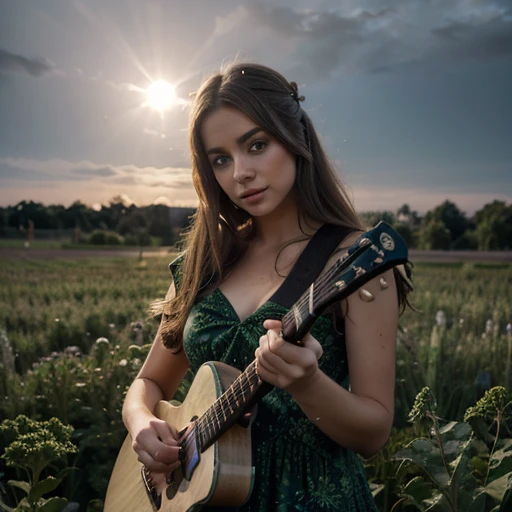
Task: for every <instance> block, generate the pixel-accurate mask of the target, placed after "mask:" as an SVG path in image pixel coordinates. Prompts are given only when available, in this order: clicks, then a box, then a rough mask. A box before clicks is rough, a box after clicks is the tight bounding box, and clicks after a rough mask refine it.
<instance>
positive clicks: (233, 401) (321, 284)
mask: <svg viewBox="0 0 512 512" xmlns="http://www.w3.org/2000/svg"><path fill="white" fill-rule="evenodd" d="M342 263H343V260H340V261H337V262H335V264H334V265H333V266H332V267H331V268H330V269H329V270H328V271H327V272H325V273H324V274H323V275H322V276H320V278H319V279H318V280H317V281H316V282H315V288H314V291H315V292H317V293H318V294H320V295H322V293H323V292H324V291H325V290H326V289H327V287H328V285H329V284H330V283H329V281H330V280H331V278H332V276H333V275H334V274H335V273H336V272H337V271H338V269H339V266H340V265H341V264H342ZM309 289H310V287H309V288H308V290H309ZM309 293H310V292H308V291H306V292H305V293H304V294H303V297H302V299H300V300H299V301H298V302H297V303H296V306H297V307H298V309H299V311H300V312H301V313H304V311H305V310H304V305H305V304H306V303H307V304H308V308H307V310H306V311H307V312H309ZM285 316H286V315H285ZM255 373H256V367H255V365H254V361H253V362H252V363H251V365H249V367H248V369H246V370H245V372H243V373H242V374H240V376H239V377H238V378H237V379H236V380H235V381H234V382H233V383H232V385H231V386H230V387H229V388H228V389H227V390H226V391H225V392H224V393H223V394H222V395H221V396H220V397H219V398H218V399H217V400H216V401H215V402H214V403H213V404H212V406H210V407H209V408H208V409H207V411H205V413H204V414H203V415H202V418H204V420H202V419H199V420H198V423H199V422H200V426H201V428H202V429H207V428H209V427H211V425H213V427H214V429H215V420H217V421H216V423H217V424H218V425H219V429H220V428H221V425H220V420H219V412H220V413H222V415H223V416H224V417H225V409H224V407H223V405H222V404H223V403H226V402H227V403H228V406H230V408H231V409H232V408H233V406H236V407H240V405H239V404H238V402H239V401H240V398H242V399H245V393H244V391H247V389H246V388H244V387H243V384H242V380H243V378H244V374H245V375H246V376H247V378H248V379H249V378H251V377H253V376H254V374H255ZM249 385H250V383H249ZM237 386H238V388H239V389H238V390H237V389H236V388H237ZM242 402H243V400H242ZM212 415H214V418H211V416H212ZM214 434H215V432H214Z"/></svg>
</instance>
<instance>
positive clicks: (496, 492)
mask: <svg viewBox="0 0 512 512" xmlns="http://www.w3.org/2000/svg"><path fill="white" fill-rule="evenodd" d="M510 489H512V473H507V474H506V475H503V476H502V477H501V478H498V479H496V480H494V481H492V482H491V483H489V484H487V485H486V486H485V488H484V492H485V493H486V494H488V495H489V496H491V497H492V498H494V499H495V500H497V501H498V502H501V501H503V498H504V496H505V493H506V492H507V491H508V490H510Z"/></svg>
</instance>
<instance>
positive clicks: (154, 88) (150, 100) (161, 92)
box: [145, 80, 177, 112]
mask: <svg viewBox="0 0 512 512" xmlns="http://www.w3.org/2000/svg"><path fill="white" fill-rule="evenodd" d="M145 92H146V105H148V106H149V107H151V108H153V109H154V110H158V111H159V112H163V111H164V110H168V109H170V108H171V107H172V106H173V105H175V104H176V103H177V97H176V90H175V89H174V86H173V85H171V84H170V83H169V82H166V81H165V80H156V81H155V82H153V83H152V84H151V85H150V86H149V87H148V88H147V89H146V90H145Z"/></svg>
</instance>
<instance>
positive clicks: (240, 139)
mask: <svg viewBox="0 0 512 512" xmlns="http://www.w3.org/2000/svg"><path fill="white" fill-rule="evenodd" d="M262 131H263V129H262V128H260V127H259V126H256V127H255V128H252V129H251V130H249V131H248V132H246V133H244V134H243V135H240V137H238V139H236V143H237V144H238V145H239V146H240V145H241V144H243V143H244V142H247V140H249V139H250V138H251V137H252V136H253V135H254V134H255V133H258V132H262ZM223 152H224V150H223V149H222V148H211V149H209V150H208V151H207V152H206V154H207V155H212V154H217V153H223Z"/></svg>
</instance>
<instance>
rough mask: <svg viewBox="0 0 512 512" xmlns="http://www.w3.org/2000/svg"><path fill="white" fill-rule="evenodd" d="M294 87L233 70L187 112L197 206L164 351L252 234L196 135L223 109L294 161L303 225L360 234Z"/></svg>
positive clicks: (259, 69) (252, 70)
mask: <svg viewBox="0 0 512 512" xmlns="http://www.w3.org/2000/svg"><path fill="white" fill-rule="evenodd" d="M302 99H303V98H302V97H299V96H298V91H297V86H296V84H295V83H293V82H292V83H289V82H288V81H287V80H286V79H285V78H284V77H283V76H282V75H280V74H279V73H277V72H276V71H274V70H272V69H270V68H268V67H266V66H262V65H258V64H240V63H235V64H232V65H230V66H229V67H228V68H227V69H226V70H225V71H224V72H223V73H218V74H215V75H213V76H211V77H210V78H208V79H207V80H205V81H204V82H203V84H202V85H201V87H200V89H199V91H198V92H197V94H196V96H195V98H194V101H193V104H192V109H191V113H190V121H189V145H190V152H191V158H192V162H191V164H192V180H193V183H194V187H195V189H196V192H197V195H198V197H199V206H198V208H197V211H196V214H195V216H194V219H193V223H192V227H191V228H190V230H189V231H188V233H187V234H186V241H185V247H186V251H185V254H184V261H183V267H182V275H181V282H180V286H179V288H178V290H177V292H176V295H175V297H174V298H173V299H171V300H170V301H169V302H168V303H166V305H165V309H164V315H165V321H164V323H163V325H162V329H161V335H162V338H163V341H164V344H165V346H166V347H168V348H172V349H175V350H177V351H179V350H181V348H182V336H183V329H184V326H185V322H186V320H187V317H188V315H189V312H190V309H191V307H192V305H193V304H194V301H195V300H196V298H197V296H198V295H199V294H200V293H201V292H202V290H204V286H205V283H209V285H215V284H218V283H220V282H222V280H223V279H224V278H225V276H226V273H227V271H228V270H229V268H230V267H231V266H232V265H233V264H234V262H236V261H237V259H238V258H239V257H240V255H241V254H242V253H243V251H244V247H245V246H246V244H247V241H248V240H250V237H251V233H252V221H251V217H250V215H249V214H248V213H247V212H246V211H245V210H242V209H239V208H236V207H235V206H234V205H233V204H232V203H231V201H230V200H229V198H228V197H227V195H226V194H225V193H224V191H223V190H222V189H221V188H220V186H219V185H218V183H217V181H216V179H215V176H214V174H213V172H212V169H211V164H210V161H209V159H208V157H207V155H206V151H205V148H204V146H203V143H202V140H201V137H200V129H201V124H202V122H203V120H204V119H205V117H206V116H208V115H209V114H211V113H212V112H213V111H215V110H216V109H217V108H219V107H221V106H227V107H234V108H237V109H238V110H240V111H241V112H243V113H244V114H245V115H247V116H248V117H249V118H250V119H251V120H252V121H253V122H254V123H255V124H256V125H257V126H259V127H261V128H262V129H263V130H264V131H265V132H267V133H268V134H269V135H271V136H273V137H274V138H275V139H277V140H278V141H279V142H280V143H281V144H283V145H284V146H285V147H286V148H287V149H288V150H289V151H290V152H291V153H292V154H294V155H295V156H296V160H297V177H296V182H295V189H296V197H297V204H298V205H299V206H300V214H301V215H302V216H303V217H304V218H310V219H314V220H316V221H318V222H322V223H330V224H336V225H343V226H347V227H349V228H351V229H353V230H361V229H362V225H361V223H360V221H359V218H358V216H357V214H356V213H355V210H354V208H353V206H352V204H351V201H350V200H349V198H348V197H347V194H346V191H345V190H344V188H343V186H342V184H341V182H340V180H339V178H338V177H337V175H336V171H335V167H334V165H333V164H332V163H331V162H330V161H329V159H328V157H327V155H326V153H325V151H324V149H323V147H322V144H321V142H320V140H319V137H318V135H317V133H316V131H315V128H314V127H313V124H312V122H311V119H310V118H309V116H308V114H307V113H306V112H305V111H304V110H303V109H302V107H301V104H300V100H302Z"/></svg>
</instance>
